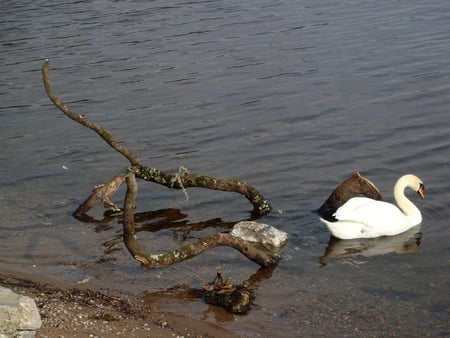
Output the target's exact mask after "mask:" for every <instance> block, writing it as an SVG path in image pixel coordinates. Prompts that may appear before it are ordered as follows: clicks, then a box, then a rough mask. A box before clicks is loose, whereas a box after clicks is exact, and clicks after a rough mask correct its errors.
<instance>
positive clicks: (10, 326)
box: [0, 286, 42, 338]
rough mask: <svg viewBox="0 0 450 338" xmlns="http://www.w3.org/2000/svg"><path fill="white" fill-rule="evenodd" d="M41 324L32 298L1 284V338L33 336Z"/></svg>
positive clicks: (27, 337) (28, 337)
mask: <svg viewBox="0 0 450 338" xmlns="http://www.w3.org/2000/svg"><path fill="white" fill-rule="evenodd" d="M41 324H42V323H41V316H40V315H39V311H38V308H37V306H36V303H35V302H34V300H33V299H32V298H30V297H27V296H22V295H18V294H17V293H14V292H13V291H12V290H10V289H8V288H4V287H2V286H0V338H10V337H11V338H12V337H18V338H32V337H34V336H35V335H36V330H37V329H39V328H40V327H41Z"/></svg>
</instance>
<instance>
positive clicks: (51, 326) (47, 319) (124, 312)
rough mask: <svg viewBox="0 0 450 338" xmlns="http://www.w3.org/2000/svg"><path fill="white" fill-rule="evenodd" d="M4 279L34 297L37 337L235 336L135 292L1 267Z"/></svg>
mask: <svg viewBox="0 0 450 338" xmlns="http://www.w3.org/2000/svg"><path fill="white" fill-rule="evenodd" d="M0 284H1V285H2V286H5V287H8V288H11V289H13V290H14V291H15V292H17V293H20V294H23V295H26V296H29V297H32V298H33V299H35V301H36V304H37V306H38V308H39V313H40V315H41V319H42V327H41V328H40V329H39V330H38V331H37V335H36V337H74V336H76V337H111V336H113V335H114V336H117V337H120V336H126V337H219V336H220V337H233V336H234V335H233V334H231V333H230V332H228V331H227V330H225V329H223V328H220V327H217V326H214V325H212V324H211V323H207V322H204V321H200V320H195V319H192V318H187V317H184V316H180V315H177V314H174V313H170V312H166V311H158V309H157V308H152V307H151V306H149V305H148V304H146V303H144V301H143V299H142V297H140V296H136V295H124V294H122V295H110V294H105V293H101V292H98V291H93V290H90V289H88V288H83V287H82V286H80V287H73V286H71V285H66V284H63V283H60V282H56V281H53V280H46V279H43V278H40V277H33V278H32V276H26V275H22V276H17V274H12V273H9V272H0Z"/></svg>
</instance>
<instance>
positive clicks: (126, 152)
mask: <svg viewBox="0 0 450 338" xmlns="http://www.w3.org/2000/svg"><path fill="white" fill-rule="evenodd" d="M48 63H49V62H48V60H45V62H44V65H43V66H42V79H43V81H44V87H45V92H46V93H47V95H48V97H49V98H50V100H51V101H52V102H53V104H54V105H55V106H56V107H57V108H58V109H59V110H61V111H62V112H63V113H64V114H65V115H66V116H67V117H69V118H70V119H72V120H74V121H76V122H78V123H79V124H81V125H82V126H85V127H86V128H89V129H91V130H93V131H95V132H96V133H97V134H98V135H99V136H100V137H101V138H102V139H103V140H105V141H106V143H108V144H109V145H110V146H111V147H112V148H114V149H115V150H117V151H118V152H119V153H121V154H122V155H123V156H125V157H126V158H127V159H128V161H130V163H131V165H141V164H142V163H141V161H140V160H139V158H138V157H137V155H136V154H135V153H134V152H133V151H131V150H130V149H128V148H127V147H125V146H124V145H122V144H120V143H119V142H117V140H116V139H115V138H114V137H113V136H112V135H111V134H110V133H109V132H108V131H107V130H105V129H103V128H101V127H100V126H98V125H97V124H95V123H94V122H91V121H89V120H87V119H86V118H84V117H83V116H81V115H79V114H77V113H75V112H73V111H72V110H71V109H70V108H69V107H68V106H67V105H65V104H64V103H63V102H62V101H61V100H60V99H59V98H58V97H57V96H56V94H55V92H54V91H53V88H52V86H51V84H50V78H49V73H48Z"/></svg>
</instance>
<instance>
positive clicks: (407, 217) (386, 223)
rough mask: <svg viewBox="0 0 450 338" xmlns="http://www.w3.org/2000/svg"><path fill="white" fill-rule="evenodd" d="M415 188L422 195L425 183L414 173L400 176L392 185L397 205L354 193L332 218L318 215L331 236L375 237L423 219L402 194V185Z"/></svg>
mask: <svg viewBox="0 0 450 338" xmlns="http://www.w3.org/2000/svg"><path fill="white" fill-rule="evenodd" d="M406 188H411V189H413V190H415V191H416V192H417V193H418V194H419V196H420V197H421V198H422V199H423V197H424V191H425V186H424V185H423V182H422V180H421V179H420V178H418V177H417V176H415V175H404V176H402V177H400V178H399V179H398V181H397V183H396V184H395V187H394V199H395V201H396V202H397V204H398V207H397V206H395V205H394V204H391V203H387V202H384V201H378V200H373V199H371V198H368V197H353V198H350V199H349V200H348V201H347V202H345V203H344V204H343V205H342V206H341V207H339V208H338V209H337V210H336V212H335V213H334V214H333V216H334V217H335V218H336V221H335V222H330V221H327V220H325V219H323V218H320V220H321V222H322V223H324V224H325V225H326V226H327V227H328V229H329V230H330V232H331V233H332V235H333V236H334V237H337V238H340V239H355V238H375V237H380V236H393V235H397V234H400V233H402V232H404V231H406V230H408V229H410V228H412V227H414V226H416V225H418V224H420V223H421V222H422V214H421V213H420V210H419V209H418V208H417V207H416V206H415V205H414V204H413V203H412V202H411V201H410V200H409V199H408V198H407V197H406V196H405V189H406Z"/></svg>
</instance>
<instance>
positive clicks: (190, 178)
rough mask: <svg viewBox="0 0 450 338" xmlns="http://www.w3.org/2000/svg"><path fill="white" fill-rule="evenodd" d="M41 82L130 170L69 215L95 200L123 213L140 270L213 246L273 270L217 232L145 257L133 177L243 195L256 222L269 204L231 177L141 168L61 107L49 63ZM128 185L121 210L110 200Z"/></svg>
mask: <svg viewBox="0 0 450 338" xmlns="http://www.w3.org/2000/svg"><path fill="white" fill-rule="evenodd" d="M42 79H43V82H44V87H45V91H46V93H47V95H48V97H49V98H50V100H51V101H52V102H53V104H54V105H55V106H56V107H57V108H58V109H59V110H61V111H62V112H63V113H64V114H65V115H66V116H67V117H69V118H70V119H72V120H74V121H76V122H78V123H79V124H81V125H82V126H84V127H86V128H89V129H91V130H93V131H94V132H96V133H97V134H98V135H99V136H100V137H101V138H102V139H103V140H104V141H105V142H106V143H108V144H109V145H110V146H111V147H112V148H113V149H114V150H116V151H117V152H119V153H120V154H122V155H123V156H125V157H126V158H127V159H128V161H129V162H130V167H128V168H126V169H125V170H123V171H122V172H120V173H118V174H117V175H116V176H114V177H113V178H112V179H111V180H109V181H107V182H105V183H103V184H100V185H97V186H95V187H94V189H93V191H92V193H91V195H90V196H89V197H88V198H87V199H86V200H85V201H84V202H83V203H82V204H81V205H80V206H79V207H78V208H77V210H76V211H75V212H74V216H75V217H76V218H78V219H80V220H83V219H86V218H88V219H89V216H87V214H86V213H87V212H88V211H89V210H90V209H91V208H92V207H93V206H94V205H95V204H96V202H97V201H98V200H101V201H102V202H103V206H104V207H105V208H108V209H110V210H112V211H114V212H117V211H122V210H123V229H124V235H123V240H124V243H125V246H126V247H127V249H128V251H129V252H130V254H131V255H132V256H133V257H134V258H135V259H136V260H137V261H139V262H140V263H141V264H142V265H143V266H144V267H148V268H156V267H163V266H167V265H170V264H174V263H178V262H181V261H183V260H186V259H189V258H191V257H194V256H196V255H199V254H201V253H203V252H205V251H207V250H209V249H211V248H214V247H216V246H220V245H223V246H229V247H231V248H234V249H236V250H238V251H240V252H241V253H242V254H244V255H245V256H246V257H247V258H249V259H250V260H252V261H254V262H256V263H258V264H259V265H261V266H275V265H276V264H277V261H278V257H277V256H275V255H273V254H270V253H267V252H265V251H263V250H260V249H257V248H255V247H254V246H252V245H251V244H250V243H249V242H247V241H244V240H242V239H239V238H237V237H234V236H232V235H230V234H228V233H217V234H215V235H213V236H210V237H207V238H203V239H200V240H198V241H197V242H196V243H193V244H189V245H186V246H183V247H181V248H179V249H177V250H174V251H171V252H168V253H164V254H149V253H147V252H146V251H145V250H144V249H143V248H142V247H141V246H140V245H139V243H138V242H137V240H136V236H135V233H136V231H135V225H134V215H135V200H136V194H137V182H136V178H140V179H143V180H145V181H149V182H153V183H157V184H160V185H164V186H166V187H168V188H172V189H182V190H183V191H185V189H186V188H190V187H199V188H206V189H213V190H220V191H230V192H237V193H240V194H242V195H243V196H245V197H246V198H247V199H248V200H249V201H250V202H251V203H252V205H253V211H252V214H253V216H254V217H259V216H262V215H265V214H267V213H269V212H270V210H271V206H270V204H269V202H268V201H267V200H266V199H265V198H264V196H263V195H261V194H260V193H259V192H258V191H257V190H256V189H255V188H253V187H252V186H250V185H249V184H248V183H246V182H244V181H242V180H238V179H235V178H215V177H211V176H206V175H200V174H195V173H191V172H189V171H188V170H186V169H184V168H181V169H180V171H179V172H178V173H176V174H167V173H165V172H163V171H161V170H158V169H155V168H151V167H147V166H145V165H144V164H143V163H142V162H141V160H140V159H139V158H138V156H137V155H136V154H135V153H134V152H133V151H131V150H130V149H128V148H127V147H125V146H124V145H122V144H120V143H119V142H117V140H116V139H115V138H114V137H113V136H112V135H111V134H110V133H109V132H108V131H107V130H105V129H103V128H101V127H100V126H98V125H97V124H95V123H93V122H91V121H89V120H87V119H86V118H85V117H83V116H82V115H79V114H77V113H75V112H74V111H72V110H71V109H70V108H69V107H68V106H67V105H66V104H64V103H63V102H62V101H61V100H60V99H59V98H58V97H57V96H56V94H55V92H54V91H53V88H52V86H51V84H50V79H49V69H48V60H46V61H45V62H44V65H43V67H42ZM123 183H126V184H127V193H126V196H125V200H124V204H123V209H121V208H119V207H117V206H116V205H115V204H114V203H113V202H112V197H113V196H114V194H115V193H116V191H117V190H118V188H119V187H120V186H121V185H122V184H123Z"/></svg>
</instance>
